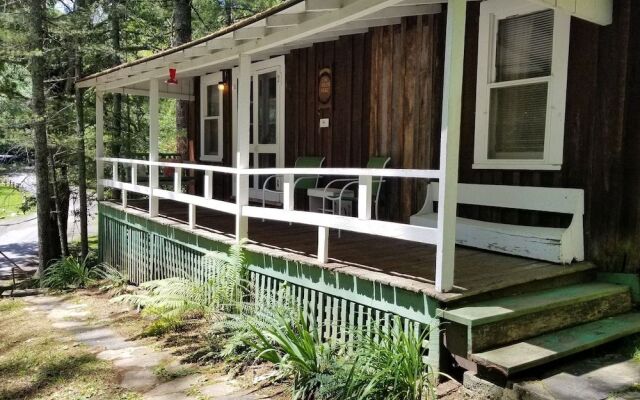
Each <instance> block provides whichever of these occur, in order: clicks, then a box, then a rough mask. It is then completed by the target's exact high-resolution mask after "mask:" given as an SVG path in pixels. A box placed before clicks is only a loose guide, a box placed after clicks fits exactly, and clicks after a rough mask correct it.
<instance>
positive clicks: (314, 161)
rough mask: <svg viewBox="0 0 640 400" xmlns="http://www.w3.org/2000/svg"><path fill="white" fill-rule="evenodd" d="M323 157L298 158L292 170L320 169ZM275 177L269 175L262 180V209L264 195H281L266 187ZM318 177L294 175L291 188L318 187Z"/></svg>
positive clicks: (279, 192)
mask: <svg viewBox="0 0 640 400" xmlns="http://www.w3.org/2000/svg"><path fill="white" fill-rule="evenodd" d="M324 159H325V158H324V157H298V158H297V159H296V163H295V165H294V168H322V165H323V164H324ZM275 177H276V175H271V176H269V177H268V178H267V179H265V180H264V183H263V184H262V207H266V199H265V193H266V192H270V193H277V194H282V193H283V191H281V190H274V189H267V185H268V183H269V181H270V180H271V179H274V178H275ZM319 179H320V175H295V176H294V182H293V188H294V189H305V190H306V189H312V188H316V187H318V180H319Z"/></svg>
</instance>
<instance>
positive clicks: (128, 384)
mask: <svg viewBox="0 0 640 400" xmlns="http://www.w3.org/2000/svg"><path fill="white" fill-rule="evenodd" d="M158 383H160V380H159V379H158V377H157V376H156V374H154V373H153V371H152V370H151V369H149V368H141V369H130V370H126V371H124V372H122V379H121V380H120V386H122V387H123V388H125V389H128V390H135V391H137V392H146V391H147V390H150V389H152V388H153V387H154V386H156V385H157V384H158Z"/></svg>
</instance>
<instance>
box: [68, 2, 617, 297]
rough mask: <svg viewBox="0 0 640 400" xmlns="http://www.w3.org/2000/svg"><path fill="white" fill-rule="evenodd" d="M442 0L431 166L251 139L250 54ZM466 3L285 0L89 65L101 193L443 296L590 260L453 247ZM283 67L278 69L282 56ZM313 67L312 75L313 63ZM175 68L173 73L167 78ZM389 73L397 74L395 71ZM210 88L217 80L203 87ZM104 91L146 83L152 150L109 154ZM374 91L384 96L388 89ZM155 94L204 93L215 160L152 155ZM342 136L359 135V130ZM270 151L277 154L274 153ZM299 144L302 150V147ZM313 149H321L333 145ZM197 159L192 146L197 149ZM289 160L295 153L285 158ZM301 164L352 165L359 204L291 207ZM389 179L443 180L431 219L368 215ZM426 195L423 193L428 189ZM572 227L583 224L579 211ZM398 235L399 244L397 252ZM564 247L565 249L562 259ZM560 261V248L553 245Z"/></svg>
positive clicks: (597, 10) (254, 83)
mask: <svg viewBox="0 0 640 400" xmlns="http://www.w3.org/2000/svg"><path fill="white" fill-rule="evenodd" d="M532 3H535V4H536V5H537V6H544V7H554V8H558V9H561V10H562V11H563V12H566V13H569V14H572V15H578V16H580V17H583V18H587V19H590V20H593V21H597V22H599V23H607V18H608V17H607V16H608V15H609V16H610V8H607V7H606V6H603V7H596V6H593V7H587V8H581V7H575V5H574V7H570V6H568V5H567V4H565V3H563V4H556V2H547V1H542V0H536V1H532ZM569 3H570V2H569ZM605 3H606V4H609V5H610V3H609V2H602V4H605ZM444 12H446V29H445V31H446V35H445V39H444V42H445V43H444V54H443V60H444V62H443V64H444V66H443V73H442V82H441V83H442V96H441V99H440V100H441V107H440V109H441V115H431V118H432V119H433V120H436V119H438V120H439V121H440V123H439V124H438V126H439V130H440V135H439V143H438V149H437V150H438V151H437V153H438V154H439V156H438V157H437V159H438V166H437V167H433V168H416V167H415V166H414V165H412V164H411V163H405V164H404V165H402V167H404V168H384V169H383V168H362V166H363V165H347V166H344V167H342V166H341V167H334V166H331V167H329V168H319V167H315V168H311V167H305V168H292V166H291V165H289V166H288V167H287V166H286V165H285V160H284V154H283V153H284V152H283V151H281V150H278V149H277V148H276V147H278V146H281V147H282V148H283V147H284V146H285V145H286V143H285V142H284V140H281V141H280V142H279V143H271V142H269V143H265V144H264V148H265V149H267V150H261V149H260V145H261V144H262V143H259V140H260V139H259V136H256V135H258V132H257V129H258V127H257V125H256V123H257V121H258V119H260V118H261V114H260V112H259V111H258V110H257V108H256V107H254V108H253V109H252V108H251V104H252V103H256V99H254V98H253V97H252V96H253V95H252V89H251V88H253V93H254V95H255V94H256V93H257V91H258V90H260V89H259V86H258V77H259V75H256V65H257V64H258V63H260V62H261V63H264V62H271V61H272V60H275V57H278V56H282V55H284V54H288V53H289V52H291V51H292V50H296V49H301V48H305V47H308V46H311V45H313V44H316V43H322V42H326V41H331V40H337V39H338V38H340V37H341V36H344V35H353V34H359V33H363V32H367V31H368V30H369V29H371V28H375V27H379V26H388V25H394V24H398V23H400V21H401V19H402V18H403V17H407V16H415V15H430V14H435V13H444ZM466 16H467V0H449V1H432V0H418V1H415V0H354V1H344V2H343V1H314V0H306V1H301V0H292V1H289V2H286V3H283V5H281V6H278V7H276V8H274V9H271V10H268V11H267V12H265V13H263V14H259V15H257V16H255V17H254V18H250V19H248V20H246V21H242V22H240V23H238V24H237V25H234V26H231V27H229V28H228V29H225V30H223V31H221V32H217V33H215V34H212V35H210V36H207V37H205V38H202V39H199V40H196V41H194V42H192V43H190V44H188V45H184V46H180V47H178V48H175V49H171V50H168V51H166V52H162V53H159V54H157V55H154V56H152V57H149V58H147V59H142V60H139V61H136V62H133V63H130V64H125V65H123V66H120V67H116V68H114V69H113V70H109V71H106V72H105V73H102V74H98V75H96V76H91V77H88V78H86V79H84V80H82V81H81V82H80V83H79V85H80V86H95V87H96V140H97V144H96V155H97V175H98V176H97V178H98V197H99V199H101V200H103V199H104V190H105V188H110V189H115V190H117V191H119V192H120V193H121V196H122V200H121V202H120V203H121V207H123V208H125V209H126V210H127V211H129V210H131V212H133V209H131V206H132V205H134V203H133V202H132V201H130V200H129V198H128V195H129V194H131V193H136V194H138V195H143V196H146V197H147V200H144V202H145V204H144V205H141V204H139V203H137V202H136V203H135V205H136V206H137V207H141V208H142V209H143V210H145V212H146V215H147V216H148V217H149V218H152V219H153V218H156V217H158V216H160V215H163V214H164V215H165V216H166V217H170V218H176V219H178V220H180V221H182V222H183V223H184V224H185V226H186V227H188V229H192V230H194V231H197V230H198V229H200V228H201V227H205V228H209V229H213V230H214V231H217V232H218V233H221V234H222V235H223V236H226V237H228V236H229V235H231V236H232V237H233V240H235V241H236V242H238V243H239V242H242V241H244V240H246V239H248V240H249V241H250V242H251V243H256V244H257V245H260V246H264V247H265V248H267V249H268V248H274V249H275V250H277V251H284V252H286V253H287V254H289V255H290V256H292V255H296V254H297V255H300V256H301V257H306V259H309V260H311V258H313V259H314V260H315V261H313V262H314V263H316V264H320V265H322V266H329V267H331V266H332V265H334V264H336V265H335V266H339V267H340V268H356V270H357V273H360V274H370V275H374V274H378V275H377V276H382V275H384V276H387V277H390V278H389V279H391V280H394V281H396V283H397V282H400V281H402V282H403V283H402V284H403V285H405V284H406V285H407V287H412V288H414V289H416V290H417V291H419V292H422V293H428V294H429V295H430V296H433V297H436V298H441V299H447V298H453V297H461V296H466V295H473V294H479V293H482V292H489V291H491V290H498V289H501V288H505V287H510V286H517V285H519V284H521V283H522V284H523V283H526V282H529V281H535V280H537V279H539V277H542V278H543V279H545V278H551V277H553V276H560V275H563V274H565V273H569V274H571V273H572V272H575V271H581V270H582V269H589V268H590V267H589V266H585V265H583V264H573V265H572V266H558V265H555V264H551V263H546V262H540V261H535V260H531V259H525V258H518V257H509V256H504V255H496V254H490V253H488V252H483V251H476V250H469V249H464V248H456V210H457V206H458V203H459V201H460V199H461V198H465V199H467V202H468V204H476V203H475V202H476V201H477V200H475V199H474V198H473V196H469V191H467V192H466V196H465V193H462V194H459V193H458V191H459V185H458V168H459V150H460V149H459V142H460V124H461V110H462V82H463V66H464V62H463V61H464V54H465V29H466ZM274 65H275V62H274ZM282 68H283V69H286V68H287V67H286V66H285V67H282ZM176 71H177V74H176ZM274 71H275V70H274ZM280 72H281V73H284V70H281V71H280ZM311 76H312V77H315V74H312V75H311ZM194 77H199V79H200V85H199V86H200V87H199V88H198V87H196V85H195V84H194V83H193V80H192V79H193V78H194ZM167 78H168V79H167ZM176 79H177V82H176ZM273 79H274V80H275V81H277V80H278V79H282V77H281V76H279V75H277V74H276V75H274V77H273ZM172 82H173V83H176V84H171V83H172ZM312 84H314V83H313V82H312ZM389 84H390V85H391V86H393V85H394V83H393V82H390V83H389ZM216 87H219V88H220V95H219V97H217V96H216V95H215V90H216V89H215V88H216ZM210 88H212V90H213V91H214V92H213V93H214V95H213V97H211V99H209V89H210ZM199 89H201V91H199ZM110 92H111V93H123V94H130V95H142V96H147V97H148V99H149V152H148V154H149V156H148V160H134V159H126V158H121V157H119V155H117V154H116V155H112V157H105V151H104V142H103V134H104V122H103V116H104V96H105V94H106V93H110ZM224 93H229V95H230V97H224ZM203 94H204V96H206V98H207V99H208V100H207V101H211V104H218V106H217V107H221V106H220V104H222V103H224V102H227V103H228V105H229V104H231V109H232V111H233V112H232V113H231V114H230V115H231V122H230V123H229V121H227V122H224V120H223V117H222V113H221V112H219V111H216V109H215V108H211V109H210V108H208V107H209V105H207V104H206V102H203V101H202V98H203ZM369 95H372V96H373V95H378V96H383V95H384V92H381V93H377V94H374V93H370V94H369ZM285 96H286V93H284V92H282V93H280V94H279V97H278V95H276V96H275V97H274V98H273V100H274V104H279V105H277V107H279V109H280V112H279V113H278V114H275V115H276V117H275V118H274V120H273V124H274V125H275V126H277V125H278V124H281V125H283V124H285V122H286V121H285V120H286V115H285V114H286V113H287V110H285V109H284V107H283V104H284V100H285ZM162 97H166V98H177V99H181V100H186V101H193V100H196V99H198V97H199V98H200V107H199V108H200V112H201V113H203V115H204V117H203V116H201V117H202V118H201V125H202V126H200V130H201V132H203V134H202V136H201V137H202V141H201V143H200V146H201V147H203V148H205V147H206V148H209V149H210V150H211V152H212V153H211V154H209V153H207V154H205V153H201V155H202V156H209V157H210V159H209V161H211V163H202V162H196V163H194V162H193V161H195V160H191V161H192V162H185V163H177V162H170V161H166V160H165V161H161V160H160V157H159V151H158V131H159V126H158V120H159V99H160V98H162ZM269 100H271V99H269ZM391 111H393V108H391ZM323 119H324V118H320V119H319V121H316V119H315V117H312V118H311V120H312V121H313V124H315V123H316V122H319V123H320V128H322V127H323V124H327V123H329V122H328V121H323ZM349 122H350V121H346V122H345V123H347V124H348V123H349ZM324 126H325V127H326V125H324ZM390 128H392V127H390ZM207 129H209V130H210V131H211V132H217V136H211V137H212V138H215V140H212V139H209V140H210V141H209V142H206V140H205V135H204V132H209V131H207ZM225 129H227V130H229V133H228V134H227V135H226V136H225V135H224V134H223V131H224V130H225ZM260 129H262V128H260ZM276 129H278V128H276ZM280 129H284V128H283V127H281V128H280ZM392 134H399V132H396V133H392ZM225 137H226V140H225ZM351 145H352V146H357V143H352V144H351ZM222 148H231V155H232V157H231V158H232V162H228V161H229V160H228V159H229V157H227V159H226V160H227V163H226V164H224V163H219V162H218V161H220V160H222V154H223V151H222ZM329 148H331V147H329ZM358 150H359V149H356V150H355V151H356V152H357V151H358ZM216 152H217V153H216ZM261 152H263V153H264V154H265V155H269V154H272V153H273V154H276V156H275V161H273V162H268V163H265V164H264V165H262V164H261V163H260V157H259V153H261ZM278 152H279V153H278ZM277 154H280V158H278V156H277ZM294 154H295V153H294ZM297 155H298V156H304V155H309V154H304V152H302V153H301V154H297ZM315 155H316V156H323V157H327V156H328V157H330V156H331V153H328V154H327V153H325V154H315ZM380 155H384V154H380ZM203 159H204V158H203V157H201V158H200V160H198V161H202V160H203ZM216 162H218V163H216ZM288 164H291V160H289V163H288ZM361 164H362V163H361ZM123 169H124V170H127V171H130V173H128V174H125V176H126V177H127V178H126V179H122V176H123V175H122V174H121V171H122V170H123ZM142 169H143V170H148V179H147V180H146V181H144V182H143V181H141V180H139V174H138V173H139V171H140V170H142ZM167 170H168V171H170V173H169V177H168V178H169V180H172V181H173V185H172V186H171V187H170V188H166V187H163V186H162V185H161V171H162V172H163V173H164V171H167ZM187 170H188V171H197V174H192V173H190V175H189V176H190V177H193V176H194V175H196V176H198V178H197V179H199V180H201V185H200V187H201V188H202V190H201V192H200V193H194V192H187V191H185V190H184V189H183V181H184V179H185V174H184V172H185V171H187ZM106 171H111V172H106ZM220 176H223V177H224V178H223V179H224V180H225V182H226V183H227V186H228V187H229V190H228V192H231V193H226V195H225V194H222V193H218V192H217V190H216V187H215V185H214V179H216V178H218V177H220ZM268 176H278V177H279V178H278V179H279V184H278V186H279V188H280V195H279V199H278V200H279V201H278V205H277V206H276V207H262V206H261V205H260V204H256V203H255V202H252V200H255V197H254V196H252V192H254V191H255V190H260V183H261V182H262V181H263V180H264V178H266V177H268ZM299 176H323V177H333V178H345V179H347V178H348V179H351V180H352V182H353V183H354V191H357V200H354V202H353V209H354V210H357V213H356V212H354V213H352V214H350V215H348V214H345V215H341V214H338V215H336V214H322V213H318V212H316V211H317V210H304V209H300V208H297V207H296V180H297V178H298V177H299ZM165 178H166V177H165ZM394 179H395V180H400V179H402V180H410V181H413V182H423V183H424V182H425V181H426V182H429V183H432V182H438V189H437V190H436V193H437V196H436V197H435V198H431V199H430V200H431V202H432V203H433V202H436V203H437V204H438V207H437V210H436V209H433V210H432V213H431V214H433V217H434V221H433V222H434V223H433V225H420V224H408V223H407V222H408V221H406V220H404V221H389V220H377V219H375V218H374V216H375V206H376V204H375V201H374V200H373V197H372V193H373V192H374V188H375V187H376V185H377V182H379V180H382V181H384V180H394ZM483 193H484V194H483V195H482V196H481V197H483V199H484V201H485V202H487V201H488V200H487V198H489V200H491V199H493V200H496V201H493V202H491V201H488V203H487V204H480V205H488V206H494V207H507V208H509V207H514V206H513V204H511V203H510V200H509V199H504V198H500V199H497V197H500V196H499V195H495V194H494V195H493V196H492V195H491V193H490V191H488V192H483ZM487 193H488V196H487ZM397 195H399V196H400V197H401V198H404V197H406V196H407V194H406V193H402V192H400V193H397ZM424 195H425V194H424V193H422V196H423V197H424ZM403 196H404V197H403ZM461 196H462V197H461ZM559 196H560V197H562V195H559ZM521 197H523V198H522V199H519V200H521V202H523V203H527V199H526V198H525V197H526V196H524V195H523V196H521ZM469 199H471V200H469ZM529 203H531V202H529ZM533 203H535V201H534V202H533ZM540 203H542V204H541V205H538V204H533V205H531V204H526V205H527V207H533V208H530V209H533V210H537V211H543V212H563V213H569V214H572V213H575V215H579V218H581V212H582V209H581V205H578V206H576V207H574V206H573V205H569V206H568V207H559V209H558V210H556V208H558V207H553V206H549V205H548V204H546V203H548V201H544V200H543V201H541V202H540ZM535 207H538V208H535ZM516 208H517V207H516ZM525 208H526V207H525ZM136 212H137V211H136ZM356 214H357V216H355V215H356ZM263 221H266V222H263ZM576 229H579V230H580V234H581V229H582V228H581V225H580V226H578V227H576ZM337 230H340V231H341V232H342V233H341V237H339V238H337V237H334V236H335V232H336V231H337ZM525 235H526V233H525ZM571 240H573V238H571ZM578 247H579V246H578ZM395 249H398V251H397V252H396V254H394V251H395ZM378 250H380V253H379V254H378V253H377V251H378ZM387 251H388V252H389V253H388V254H386V252H387ZM383 253H385V254H383ZM572 259H573V258H569V259H568V261H571V260H572ZM559 261H562V262H564V261H565V260H564V259H562V258H561V259H559ZM309 262H311V261H309ZM356 270H354V271H356ZM365 271H366V272H365ZM380 279H383V278H380Z"/></svg>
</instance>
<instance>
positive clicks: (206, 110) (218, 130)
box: [200, 72, 224, 162]
mask: <svg viewBox="0 0 640 400" xmlns="http://www.w3.org/2000/svg"><path fill="white" fill-rule="evenodd" d="M200 82H201V83H200V99H201V101H200V116H201V117H200V159H201V160H203V161H213V162H220V161H222V136H223V135H222V129H223V128H222V127H223V125H222V118H223V113H222V110H223V107H222V96H223V94H224V91H223V90H220V89H219V88H218V83H220V82H222V73H221V72H217V73H215V74H211V75H205V76H203V77H202V79H201V81H200Z"/></svg>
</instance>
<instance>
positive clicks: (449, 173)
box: [435, 0, 467, 292]
mask: <svg viewBox="0 0 640 400" xmlns="http://www.w3.org/2000/svg"><path fill="white" fill-rule="evenodd" d="M466 19H467V0H449V3H448V6H447V38H446V46H445V62H444V93H443V99H442V132H441V145H440V171H441V176H440V191H439V195H438V208H439V212H438V249H437V251H436V282H435V283H436V290H437V291H439V292H446V291H449V290H451V288H453V274H454V261H455V241H456V208H457V198H458V155H459V154H458V153H459V146H460V118H461V115H462V75H463V65H464V35H465V23H466Z"/></svg>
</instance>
